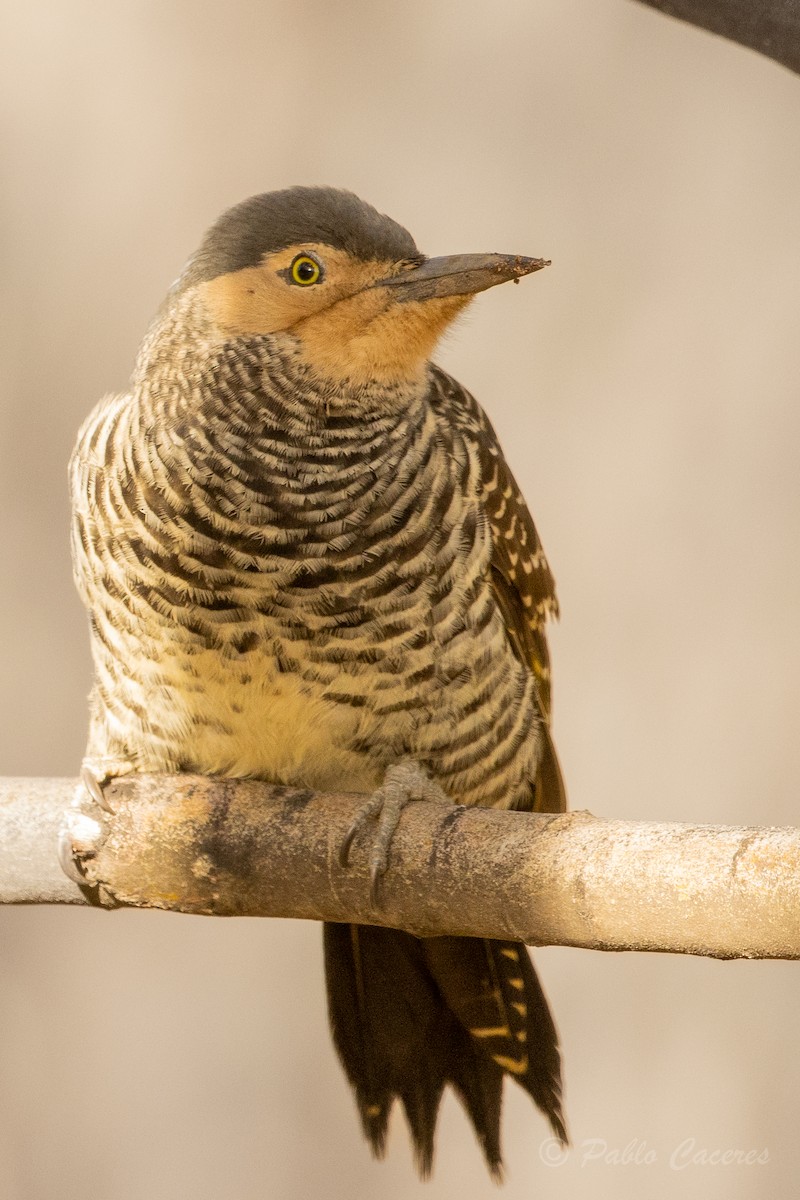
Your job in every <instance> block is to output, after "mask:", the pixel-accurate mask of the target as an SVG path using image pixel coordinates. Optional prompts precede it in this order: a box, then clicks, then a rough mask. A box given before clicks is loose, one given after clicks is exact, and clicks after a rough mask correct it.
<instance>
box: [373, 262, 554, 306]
mask: <svg viewBox="0 0 800 1200" xmlns="http://www.w3.org/2000/svg"><path fill="white" fill-rule="evenodd" d="M549 266H550V260H549V259H545V258H523V257H522V256H521V255H519V254H449V255H447V256H446V257H444V258H429V259H426V261H425V262H424V263H422V264H421V265H420V266H418V267H409V268H408V269H406V270H403V271H401V272H400V274H398V275H389V276H388V277H387V278H386V279H379V280H378V282H377V283H375V284H373V285H372V286H373V287H385V288H391V289H392V291H393V292H394V294H395V299H397V300H431V299H433V298H434V297H441V296H471V295H473V294H474V293H475V292H484V291H486V289H487V288H490V287H494V285H495V284H496V283H507V282H508V280H509V279H513V280H514V282H515V283H516V282H517V281H518V280H519V279H521V278H522V276H523V275H530V274H531V273H532V272H533V271H540V270H541V269H542V267H549Z"/></svg>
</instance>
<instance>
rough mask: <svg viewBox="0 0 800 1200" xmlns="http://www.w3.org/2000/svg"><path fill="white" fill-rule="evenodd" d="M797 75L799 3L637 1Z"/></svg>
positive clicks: (767, 0) (788, 0) (799, 65)
mask: <svg viewBox="0 0 800 1200" xmlns="http://www.w3.org/2000/svg"><path fill="white" fill-rule="evenodd" d="M640 3H642V4H647V5H648V6H649V7H650V8H657V9H660V11H661V12H663V13H668V14H669V15H670V16H672V17H677V18H678V19H679V20H681V21H687V22H689V24H691V25H699V26H700V28H701V29H708V30H710V32H711V33H718V34H720V35H721V36H722V37H725V38H728V39H729V40H730V41H733V42H739V43H740V44H741V45H742V46H749V47H750V49H751V50H758V52H759V53H760V54H766V55H767V57H768V58H774V59H775V61H776V62H779V63H783V65H784V66H785V67H788V68H789V69H790V70H791V71H798V72H800V3H798V0H640Z"/></svg>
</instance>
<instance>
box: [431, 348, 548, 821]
mask: <svg viewBox="0 0 800 1200" xmlns="http://www.w3.org/2000/svg"><path fill="white" fill-rule="evenodd" d="M432 403H433V405H434V407H438V408H439V410H440V411H442V412H443V413H446V415H447V417H448V419H449V420H451V421H454V422H455V423H456V424H457V425H458V426H459V427H460V428H461V429H462V431H463V432H464V433H465V434H466V435H467V436H468V437H469V438H470V439H471V440H472V441H473V443H474V445H475V446H476V448H477V452H478V457H479V461H480V465H481V473H482V478H483V502H484V505H485V509H486V515H487V517H488V519H489V525H490V528H491V531H492V564H491V583H492V590H493V592H494V597H495V601H496V603H497V606H498V608H499V610H500V612H501V613H502V616H503V621H504V623H505V626H506V630H507V632H508V638H509V641H510V643H511V646H512V649H513V650H514V653H515V654H516V656H517V658H518V659H519V660H520V661H521V662H524V663H525V664H526V665H527V666H528V667H530V669H531V671H532V672H533V675H534V678H535V680H536V691H537V697H538V701H539V708H540V713H541V717H542V735H543V749H542V757H541V762H540V765H539V770H538V773H537V777H536V781H535V788H534V794H533V797H532V800H531V807H532V808H534V809H535V810H536V811H537V812H563V811H564V809H565V808H566V806H567V802H566V792H565V789H564V783H563V779H562V776H561V769H560V767H559V764H558V758H557V756H556V751H555V747H554V745H553V740H552V736H551V733H550V698H551V688H550V654H549V651H548V647H547V637H546V634H545V625H546V622H547V620H548V618H557V617H558V601H557V599H556V591H555V581H554V579H553V574H552V572H551V570H550V566H549V564H548V562H547V558H546V557H545V553H544V550H543V548H542V543H541V541H540V539H539V534H538V533H537V531H536V526H535V525H534V523H533V517H532V516H531V514H530V511H529V510H528V506H527V504H526V503H525V498H524V496H523V495H522V492H521V491H520V489H519V487H518V486H517V483H516V480H515V479H514V476H513V475H512V473H511V470H510V468H509V466H508V463H507V462H506V460H505V457H504V455H503V451H502V449H501V446H500V443H499V441H498V438H497V434H496V433H495V431H494V429H493V427H492V424H491V422H490V420H489V418H488V417H487V416H486V414H485V412H484V411H483V409H482V408H481V406H480V405H479V404H478V402H477V400H476V399H475V398H474V396H472V395H470V393H469V392H468V391H466V389H465V388H463V387H461V385H460V384H458V383H457V382H456V381H455V380H454V379H452V378H451V377H450V376H449V375H447V374H446V373H445V372H444V371H442V370H441V369H440V368H438V367H434V368H433V375H432Z"/></svg>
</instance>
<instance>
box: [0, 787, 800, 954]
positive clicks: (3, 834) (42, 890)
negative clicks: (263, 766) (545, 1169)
mask: <svg viewBox="0 0 800 1200" xmlns="http://www.w3.org/2000/svg"><path fill="white" fill-rule="evenodd" d="M75 794H76V783H75V782H74V781H72V780H66V779H64V780H58V779H56V780H47V779H18V780H14V779H6V780H0V846H1V847H2V854H1V855H0V902H4V903H61V904H65V903H66V904H69V903H74V904H82V903H86V900H85V898H84V896H83V895H82V893H81V891H80V890H79V888H78V887H77V886H76V885H75V884H74V883H71V882H69V880H67V879H66V877H65V876H64V875H63V874H62V872H61V870H60V868H59V865H58V860H57V855H56V844H57V840H58V832H59V829H60V828H61V827H62V826H63V825H64V817H65V811H66V810H68V809H69V808H70V805H71V803H72V800H73V796H75ZM107 795H108V797H109V798H110V801H111V803H112V804H113V805H114V807H115V808H116V810H117V812H116V815H115V816H113V817H109V818H106V817H105V816H104V814H102V813H100V810H95V812H94V813H92V814H88V813H85V811H81V810H79V809H72V810H71V811H70V812H69V816H68V823H70V824H71V826H72V830H73V838H74V841H75V842H76V843H77V844H78V846H79V847H81V848H82V852H83V857H84V866H85V870H86V874H87V880H88V881H89V882H90V883H92V884H93V885H95V886H96V889H97V891H96V893H95V895H96V896H99V898H100V899H101V900H102V901H103V902H105V903H107V904H113V903H116V904H126V905H134V906H137V907H148V908H166V909H172V910H175V911H178V912H187V913H208V914H216V915H224V916H272V917H305V918H310V919H314V920H327V921H345V922H355V923H361V924H372V925H391V926H395V927H399V928H401V929H407V930H409V931H410V932H412V933H417V934H420V935H421V936H425V935H435V934H446V933H449V934H468V935H472V936H477V937H494V938H514V939H518V940H520V941H525V942H528V943H530V944H533V945H537V944H538V945H563V946H584V947H588V948H591V949H595V950H670V951H675V952H681V953H688V954H704V955H709V956H714V957H719V958H733V957H747V958H800V830H798V829H760V828H756V829H744V828H742V829H735V828H728V827H726V826H722V825H676V824H669V825H667V824H663V825H662V824H652V823H646V822H638V821H603V820H598V819H596V818H595V817H592V816H591V815H590V814H589V813H582V812H577V813H568V814H565V815H563V816H537V815H534V814H531V813H509V812H496V811H494V810H492V809H480V808H464V807H456V806H451V805H438V804H431V803H415V804H411V805H409V807H408V808H407V809H406V811H405V812H404V814H403V817H402V820H401V822H400V827H399V829H398V831H397V834H396V836H395V839H394V842H393V843H392V862H391V866H390V869H389V872H388V873H387V875H386V876H385V877H384V880H383V884H382V905H381V907H380V908H379V909H377V910H376V909H374V908H373V907H372V906H371V905H370V901H369V890H370V889H369V873H368V868H367V859H368V843H369V840H370V831H369V830H367V831H365V834H364V835H359V838H358V839H357V840H356V842H355V843H354V845H353V849H352V854H351V859H352V865H351V866H350V867H349V868H343V867H341V866H340V865H339V861H338V854H339V848H340V847H341V844H342V839H343V838H344V836H345V833H346V831H347V829H348V827H349V825H350V823H351V821H352V819H353V817H354V815H355V813H356V812H357V811H358V808H359V807H360V805H361V804H362V803H363V799H364V797H363V796H361V795H353V794H341V795H340V794H337V795H328V794H326V793H322V792H311V791H299V790H297V789H290V788H277V787H272V786H270V785H268V784H264V783H256V782H250V781H234V780H225V779H209V778H207V777H203V776H190V775H166V776H129V777H127V778H126V779H122V780H119V781H118V782H117V783H115V784H114V785H113V787H111V788H109V789H108V791H107ZM95 813H96V816H97V818H98V819H102V820H103V821H104V822H105V828H104V829H102V830H101V829H100V827H99V825H98V824H97V822H96V821H95Z"/></svg>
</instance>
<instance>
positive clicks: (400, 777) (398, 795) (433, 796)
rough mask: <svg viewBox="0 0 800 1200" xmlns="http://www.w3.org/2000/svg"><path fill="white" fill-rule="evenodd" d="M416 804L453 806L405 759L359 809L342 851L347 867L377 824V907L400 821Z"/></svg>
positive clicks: (373, 884) (372, 864)
mask: <svg viewBox="0 0 800 1200" xmlns="http://www.w3.org/2000/svg"><path fill="white" fill-rule="evenodd" d="M413 800H435V801H437V802H438V803H445V804H452V800H451V799H450V797H449V796H448V795H447V794H446V793H445V792H444V791H443V790H442V789H441V788H440V787H439V785H438V783H434V781H433V780H432V779H431V778H430V776H429V775H428V774H427V773H426V772H425V770H424V769H423V768H422V767H421V766H420V765H419V763H418V762H415V761H414V759H411V758H403V759H401V760H400V762H398V763H395V764H394V765H393V766H391V767H387V770H386V774H385V775H384V777H383V783H382V784H381V786H380V787H379V788H378V790H377V791H376V792H374V793H373V794H372V795H371V796H370V798H369V800H368V801H367V803H366V804H365V805H364V806H363V807H362V808H361V809H359V811H358V813H357V814H356V817H355V820H354V821H353V823H352V825H351V826H350V828H349V829H348V831H347V833H346V834H345V838H344V841H343V842H342V845H341V849H340V850H339V862H340V864H341V865H342V866H343V867H346V866H347V863H348V859H349V856H350V847H351V845H352V844H353V839H354V838H355V837H356V835H357V834H358V833H359V832H360V830H361V829H363V828H364V826H365V825H366V823H367V821H371V820H373V819H375V820H377V822H378V828H377V831H376V833H375V841H374V842H373V844H372V851H371V853H370V858H369V876H370V899H371V901H372V903H373V905H375V906H377V904H378V891H379V887H380V881H381V877H382V876H383V875H384V874H385V873H386V868H387V867H388V865H389V848H390V846H391V844H392V838H393V837H394V834H395V830H396V829H397V826H398V823H399V821H400V814H401V813H402V811H403V809H404V808H405V806H406V805H407V804H409V803H411V801H413Z"/></svg>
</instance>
